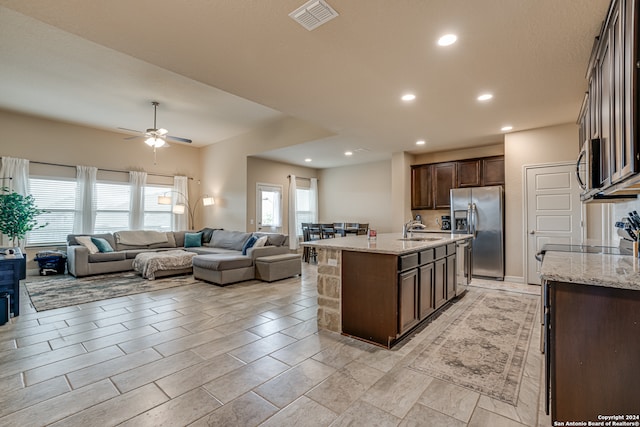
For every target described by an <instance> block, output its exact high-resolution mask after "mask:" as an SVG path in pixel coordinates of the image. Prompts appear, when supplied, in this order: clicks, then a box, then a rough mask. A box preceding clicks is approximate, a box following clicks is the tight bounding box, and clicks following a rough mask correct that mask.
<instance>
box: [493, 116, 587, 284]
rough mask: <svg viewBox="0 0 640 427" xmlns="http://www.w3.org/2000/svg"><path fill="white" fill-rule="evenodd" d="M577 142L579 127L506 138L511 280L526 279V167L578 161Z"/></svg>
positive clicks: (507, 241) (507, 254) (507, 259)
mask: <svg viewBox="0 0 640 427" xmlns="http://www.w3.org/2000/svg"><path fill="white" fill-rule="evenodd" d="M577 141H578V127H577V125H575V124H564V125H558V126H551V127H546V128H539V129H533V130H529V131H523V132H514V133H510V134H507V135H505V141H504V155H505V188H504V189H505V265H506V271H505V275H506V278H507V279H508V280H515V281H522V280H524V259H523V256H524V245H525V243H526V239H525V227H524V225H523V203H524V201H523V197H524V192H523V173H524V166H525V165H534V164H541V163H557V162H563V161H569V162H574V161H575V160H576V158H577V157H578V144H577Z"/></svg>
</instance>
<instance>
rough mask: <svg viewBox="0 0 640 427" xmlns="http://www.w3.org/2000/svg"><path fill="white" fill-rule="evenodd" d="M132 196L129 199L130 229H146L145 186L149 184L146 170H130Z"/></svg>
mask: <svg viewBox="0 0 640 427" xmlns="http://www.w3.org/2000/svg"><path fill="white" fill-rule="evenodd" d="M129 184H130V185H131V196H130V199H129V229H130V230H142V229H144V186H145V185H146V184H147V173H146V172H137V171H130V172H129Z"/></svg>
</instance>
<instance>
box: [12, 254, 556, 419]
mask: <svg viewBox="0 0 640 427" xmlns="http://www.w3.org/2000/svg"><path fill="white" fill-rule="evenodd" d="M28 280H37V278H31V277H30V278H29V279H28ZM473 284H474V285H476V286H473V287H470V288H469V293H468V295H467V296H466V297H463V298H461V299H460V300H459V301H458V302H456V303H454V304H452V305H450V306H449V307H448V308H447V309H446V311H444V312H443V313H442V314H441V315H440V316H438V317H437V318H436V319H435V320H434V321H433V322H431V323H430V324H429V325H428V326H427V327H425V328H423V329H422V330H421V331H420V332H418V333H416V334H415V335H414V336H413V337H412V338H411V339H410V340H407V341H405V342H404V343H402V344H401V345H398V346H397V347H396V348H394V349H392V350H385V349H382V348H378V347H375V346H371V345H369V344H366V343H363V342H360V341H357V340H353V339H350V338H347V337H343V336H340V335H337V334H333V333H327V332H323V331H321V332H318V330H317V327H316V318H315V316H316V295H317V294H316V266H314V265H308V264H304V263H303V275H302V277H301V278H292V279H286V280H283V281H279V282H274V283H271V284H267V283H260V282H246V283H242V284H237V285H233V286H228V287H225V288H220V287H216V286H213V285H209V284H204V283H203V284H197V285H193V286H184V287H179V288H171V289H166V290H162V291H157V292H151V293H146V294H138V295H131V296H127V297H120V298H115V299H111V300H105V301H98V302H93V303H88V304H83V305H80V306H74V307H67V308H60V309H56V310H50V311H44V312H41V313H37V312H35V311H34V310H33V308H32V307H31V306H30V304H29V298H28V296H27V294H26V291H24V287H23V288H22V292H23V293H22V296H23V299H22V301H23V304H22V308H21V313H22V315H20V316H19V317H18V318H15V319H13V320H12V321H11V323H8V324H5V325H4V326H2V327H0V425H2V426H40V425H54V426H63V425H65V426H66V425H68V426H108V425H109V426H110V425H126V426H138V425H145V426H161V425H162V426H165V425H166V426H184V425H194V426H243V427H244V426H256V425H261V426H329V425H330V426H465V425H468V426H497V427H500V426H547V425H550V419H549V417H548V416H545V415H544V412H543V411H542V410H541V409H540V408H541V403H542V402H541V400H542V399H541V398H540V378H541V375H542V355H541V354H540V352H539V349H538V346H539V337H540V328H538V327H534V332H533V336H532V338H531V342H530V345H529V351H528V356H527V359H526V367H525V371H524V376H523V379H522V385H521V391H520V395H519V401H518V405H517V406H512V405H508V404H506V403H503V402H501V401H497V400H494V399H491V398H489V397H487V396H483V395H480V394H478V393H477V392H475V391H471V390H468V389H465V388H462V387H459V386H456V385H454V384H451V383H447V382H444V381H441V380H439V379H436V378H433V377H429V376H427V375H425V374H421V373H419V372H416V371H413V370H409V369H408V368H407V366H408V365H409V364H410V363H411V361H412V360H413V359H414V358H415V357H416V356H417V355H418V354H419V351H420V350H421V348H423V347H424V346H426V345H428V344H429V342H430V340H432V339H434V338H435V337H436V336H437V335H438V334H439V333H440V332H441V331H442V330H443V329H445V328H446V327H447V326H448V325H449V324H450V323H451V322H452V321H453V319H455V317H456V314H457V313H459V312H460V311H462V310H465V308H466V307H467V306H468V305H469V304H470V301H471V300H472V299H473V295H474V294H477V293H481V292H486V289H487V288H493V289H500V290H503V291H505V292H515V293H518V292H520V293H535V294H537V293H538V292H539V287H535V286H529V285H518V284H509V283H504V282H491V281H477V280H476V281H474V282H473ZM536 322H538V320H537V319H536Z"/></svg>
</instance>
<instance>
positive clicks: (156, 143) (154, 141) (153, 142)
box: [144, 136, 165, 147]
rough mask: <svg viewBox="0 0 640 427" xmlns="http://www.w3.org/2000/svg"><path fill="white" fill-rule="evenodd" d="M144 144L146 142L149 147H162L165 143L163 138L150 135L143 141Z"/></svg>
mask: <svg viewBox="0 0 640 427" xmlns="http://www.w3.org/2000/svg"><path fill="white" fill-rule="evenodd" d="M144 142H145V144H147V145H148V146H149V147H162V146H164V144H165V141H164V139H162V138H157V137H153V136H152V137H150V138H147V139H146V140H145V141H144Z"/></svg>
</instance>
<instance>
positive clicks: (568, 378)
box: [544, 282, 640, 425]
mask: <svg viewBox="0 0 640 427" xmlns="http://www.w3.org/2000/svg"><path fill="white" fill-rule="evenodd" d="M544 286H545V288H544V290H545V292H544V295H545V301H544V302H545V367H546V377H545V378H546V387H545V388H546V392H545V395H546V407H547V408H548V407H549V405H550V406H551V421H552V422H567V421H577V420H579V421H583V422H585V423H586V422H588V421H592V422H598V421H601V418H599V417H600V416H602V415H604V414H611V415H614V414H615V415H621V416H625V415H630V416H633V415H635V416H637V415H638V408H640V394H638V384H640V369H638V355H639V354H640V339H639V338H638V337H640V291H636V290H629V289H617V288H609V287H601V286H593V285H583V284H580V283H564V282H547V283H545V285H544ZM627 419H628V418H627ZM633 421H634V422H635V421H638V419H637V418H635V419H634V420H633ZM557 425H560V424H557ZM565 425H566V424H565ZM594 425H595V424H594Z"/></svg>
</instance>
